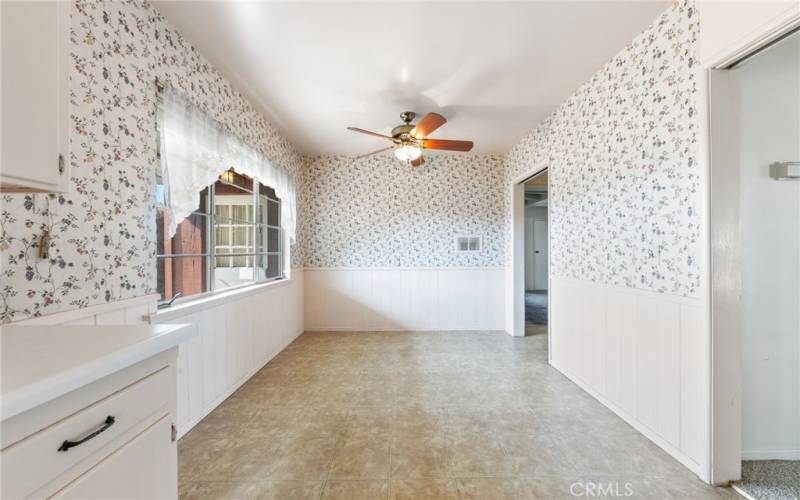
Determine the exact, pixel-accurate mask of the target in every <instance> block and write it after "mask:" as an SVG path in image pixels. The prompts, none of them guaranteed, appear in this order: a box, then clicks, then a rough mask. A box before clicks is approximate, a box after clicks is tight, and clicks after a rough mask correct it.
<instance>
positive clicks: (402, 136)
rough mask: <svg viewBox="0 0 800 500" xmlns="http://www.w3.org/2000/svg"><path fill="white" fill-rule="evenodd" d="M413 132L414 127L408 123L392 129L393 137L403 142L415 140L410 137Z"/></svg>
mask: <svg viewBox="0 0 800 500" xmlns="http://www.w3.org/2000/svg"><path fill="white" fill-rule="evenodd" d="M412 130H414V125H411V124H408V123H407V124H405V125H398V126H396V127H395V128H393V129H392V137H394V138H395V139H399V140H401V141H410V140H411V139H413V137H411V135H410V134H411V131H412Z"/></svg>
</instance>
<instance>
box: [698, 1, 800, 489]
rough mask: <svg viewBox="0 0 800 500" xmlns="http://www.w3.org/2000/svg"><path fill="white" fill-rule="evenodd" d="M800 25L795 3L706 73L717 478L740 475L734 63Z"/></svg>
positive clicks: (713, 469) (713, 465) (713, 475)
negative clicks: (732, 102)
mask: <svg viewBox="0 0 800 500" xmlns="http://www.w3.org/2000/svg"><path fill="white" fill-rule="evenodd" d="M798 28H800V10H799V9H791V10H788V11H786V12H785V14H784V15H783V16H780V17H778V18H776V19H773V20H772V22H771V23H769V25H768V26H763V27H761V29H760V30H757V32H756V33H750V34H749V35H748V37H747V38H746V39H743V40H737V41H736V42H735V43H733V44H731V45H729V46H728V47H726V49H725V50H724V51H723V53H722V54H721V55H720V56H718V57H717V58H716V60H715V61H712V62H711V64H707V65H706V68H707V71H706V72H705V74H704V77H705V79H706V88H705V89H704V90H705V92H706V93H707V101H706V102H707V105H708V108H707V110H706V112H707V120H708V143H709V144H708V145H709V147H708V151H707V153H708V159H709V170H708V173H709V184H708V214H709V215H708V226H709V250H708V251H709V254H708V260H709V270H710V273H709V276H710V278H709V279H710V287H709V288H710V290H709V297H708V300H709V304H710V333H711V336H710V360H709V361H710V366H711V373H710V374H711V384H710V385H711V398H710V430H711V432H710V436H709V437H710V441H711V442H710V448H711V450H710V451H711V453H710V457H709V458H710V464H709V465H710V470H709V476H710V482H711V483H713V484H726V483H730V482H731V481H736V480H739V479H741V462H742V450H741V440H742V410H741V408H742V406H741V405H742V400H741V396H742V374H743V370H742V335H741V320H740V318H739V309H740V305H741V292H742V283H741V245H740V244H739V237H740V233H739V222H740V221H739V208H738V204H739V177H738V174H739V157H738V144H739V143H738V138H737V137H736V134H735V133H734V130H733V129H734V127H735V126H736V125H737V124H738V119H739V116H738V115H739V113H738V110H737V109H733V108H731V106H730V105H729V104H730V99H731V96H732V95H733V93H735V92H736V90H737V89H736V82H735V81H733V79H732V78H730V77H729V73H727V71H728V70H730V69H731V67H733V66H734V65H735V64H736V63H738V62H740V61H742V60H744V59H747V58H748V57H750V56H752V55H754V54H756V53H757V52H759V51H760V50H762V49H763V48H765V47H767V46H769V45H771V44H772V43H773V42H775V41H777V40H779V39H781V38H782V37H784V36H786V35H787V34H789V33H791V32H793V31H795V30H797V29H798Z"/></svg>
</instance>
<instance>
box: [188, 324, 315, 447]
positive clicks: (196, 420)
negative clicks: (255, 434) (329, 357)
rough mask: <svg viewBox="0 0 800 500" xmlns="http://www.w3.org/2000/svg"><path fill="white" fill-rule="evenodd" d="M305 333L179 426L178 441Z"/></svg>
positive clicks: (287, 342) (257, 365)
mask: <svg viewBox="0 0 800 500" xmlns="http://www.w3.org/2000/svg"><path fill="white" fill-rule="evenodd" d="M304 331H305V330H304V329H302V328H301V329H300V331H299V332H297V333H296V334H295V335H294V336H293V337H291V338H290V339H289V340H288V341H286V342H284V343H283V344H282V345H281V346H280V347H279V348H278V349H276V350H275V351H274V352H273V353H271V354H270V355H268V356H267V357H266V358H264V360H263V361H261V362H260V363H256V365H255V366H254V367H253V369H252V370H250V371H249V372H247V374H246V375H245V376H244V377H242V378H241V379H239V381H237V382H236V383H234V384H233V385H231V387H229V388H228V389H227V390H226V391H225V392H224V393H223V394H222V396H220V397H218V398H217V399H216V400H214V402H213V403H211V404H210V405H209V406H208V407H207V408H205V409H203V412H202V414H201V415H200V416H199V417H197V418H194V419H192V420H190V421H188V422H186V423H185V424H183V425H181V426H179V427H178V439H180V438H182V437H183V436H184V434H186V433H187V432H189V431H190V430H192V428H193V427H194V426H195V425H197V424H199V423H200V421H201V420H203V419H204V418H206V417H207V416H208V414H209V413H211V412H212V411H214V409H216V407H217V406H219V405H220V404H222V402H223V401H225V400H226V399H228V398H229V397H230V396H231V394H233V393H234V392H236V391H237V390H238V389H239V388H240V387H241V386H242V385H244V383H245V382H247V381H248V380H250V378H251V377H252V376H253V375H255V374H256V373H258V371H259V370H261V369H262V368H264V366H266V364H267V363H269V362H270V361H272V359H273V358H274V357H275V356H277V355H278V354H280V353H281V352H282V351H283V350H284V349H286V348H287V347H288V346H289V344H291V343H292V342H294V341H295V339H297V337H299V336H300V335H302V334H303V332H304Z"/></svg>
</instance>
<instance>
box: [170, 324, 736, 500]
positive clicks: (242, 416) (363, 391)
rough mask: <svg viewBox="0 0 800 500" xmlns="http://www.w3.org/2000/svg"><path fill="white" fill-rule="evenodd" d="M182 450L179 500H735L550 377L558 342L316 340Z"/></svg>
mask: <svg viewBox="0 0 800 500" xmlns="http://www.w3.org/2000/svg"><path fill="white" fill-rule="evenodd" d="M178 450H179V453H178V455H179V458H178V460H179V471H180V472H179V477H180V479H179V493H180V497H181V498H182V499H193V498H196V499H204V500H207V499H215V498H232V499H235V498H265V499H269V498H274V499H281V500H291V499H301V498H302V499H314V500H320V499H327V500H330V499H347V500H370V499H381V500H387V499H424V500H432V499H436V500H446V499H452V500H467V499H481V500H487V499H537V498H543V499H561V498H565V499H566V498H571V499H574V498H576V497H575V496H573V495H581V496H583V497H588V496H591V493H592V492H594V493H595V494H596V492H597V491H598V490H597V488H600V487H602V488H603V491H605V492H607V493H608V492H611V494H615V493H616V494H619V495H623V496H624V495H626V494H630V496H624V498H627V499H632V498H644V499H667V498H681V499H710V498H719V497H720V495H731V490H730V489H716V488H712V487H709V486H707V485H705V484H703V483H702V482H701V481H700V480H699V479H698V478H697V477H696V476H695V475H694V474H692V473H691V472H690V471H688V470H687V469H686V468H684V467H683V466H682V465H681V464H679V463H678V462H677V461H675V460H674V459H673V458H671V457H670V456H669V455H667V453H665V452H664V451H662V450H661V449H660V448H659V447H657V446H656V445H655V444H653V443H652V442H651V441H649V440H648V439H647V438H645V437H644V436H642V435H641V434H639V433H638V432H636V431H635V430H634V429H633V428H631V427H630V426H629V425H628V424H626V423H625V422H624V421H623V420H622V419H620V418H619V417H617V416H616V415H615V414H614V413H612V412H611V411H610V410H609V409H607V408H606V407H605V406H603V405H602V404H600V403H599V402H598V401H597V400H595V399H593V398H592V397H590V396H589V395H588V394H586V393H585V392H584V391H583V390H581V389H580V388H579V387H578V386H576V385H575V384H574V383H572V382H571V381H569V380H568V379H567V378H566V377H564V376H563V375H561V374H560V373H559V372H558V371H556V370H555V369H554V368H552V367H550V366H549V365H548V364H547V336H546V335H534V336H531V337H511V336H509V335H507V334H505V333H502V332H365V333H353V332H336V333H319V332H306V333H304V334H303V335H301V336H300V337H299V338H298V339H297V340H295V341H294V342H293V343H292V344H291V345H289V347H287V348H286V349H285V350H284V351H283V352H281V353H280V354H278V355H277V356H276V357H275V359H273V360H272V361H270V362H269V363H268V364H267V365H266V366H265V367H264V368H263V369H262V370H261V371H259V372H258V373H257V374H256V375H255V376H253V378H251V379H250V380H249V381H248V382H247V383H245V384H244V385H243V386H242V387H241V388H240V389H239V390H238V391H237V392H236V393H234V394H233V395H232V396H231V397H230V398H228V399H227V400H226V401H225V402H223V403H222V404H221V405H220V406H219V407H218V408H217V409H216V410H214V411H213V412H212V413H211V414H210V415H209V416H207V417H206V418H205V419H203V420H202V421H201V422H200V423H199V424H198V425H197V426H196V427H195V428H194V429H193V430H192V431H190V432H189V433H188V434H187V435H186V436H184V437H183V438H182V439H181V440H180V441H179V443H178ZM587 491H588V492H589V494H587Z"/></svg>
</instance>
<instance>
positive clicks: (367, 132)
mask: <svg viewBox="0 0 800 500" xmlns="http://www.w3.org/2000/svg"><path fill="white" fill-rule="evenodd" d="M347 130H352V131H353V132H359V133H362V134H367V135H374V136H375V137H382V138H383V139H389V140H390V141H393V140H394V139H392V138H391V137H389V136H388V135H383V134H379V133H377V132H370V131H369V130H364V129H363V128H358V127H347Z"/></svg>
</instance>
